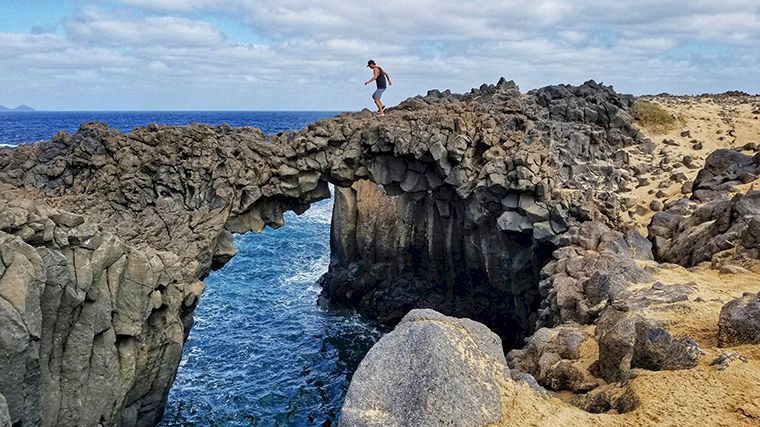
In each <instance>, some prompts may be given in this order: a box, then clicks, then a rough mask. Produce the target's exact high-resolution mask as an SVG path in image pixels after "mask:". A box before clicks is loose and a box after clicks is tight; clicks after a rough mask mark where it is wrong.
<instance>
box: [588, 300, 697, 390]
mask: <svg viewBox="0 0 760 427" xmlns="http://www.w3.org/2000/svg"><path fill="white" fill-rule="evenodd" d="M596 337H597V341H598V343H599V372H600V374H601V376H602V378H604V379H605V380H607V381H620V380H624V379H627V378H630V377H631V376H632V375H633V374H632V372H631V369H632V368H643V369H648V370H653V371H660V370H678V369H689V368H693V367H694V366H696V364H697V361H698V360H699V357H700V356H701V355H702V354H703V353H702V351H701V350H700V349H699V347H698V346H697V344H696V343H695V342H694V341H693V340H691V339H690V338H688V337H685V338H681V339H679V340H675V339H673V337H672V336H671V335H670V333H669V332H668V331H666V330H665V329H663V328H661V327H658V326H656V325H655V324H653V323H652V321H650V320H647V319H645V318H643V317H642V316H641V315H640V314H637V313H636V312H631V311H619V310H616V309H613V308H609V309H607V310H606V311H605V312H604V314H603V315H602V317H601V318H600V319H599V323H598V325H597V329H596Z"/></svg>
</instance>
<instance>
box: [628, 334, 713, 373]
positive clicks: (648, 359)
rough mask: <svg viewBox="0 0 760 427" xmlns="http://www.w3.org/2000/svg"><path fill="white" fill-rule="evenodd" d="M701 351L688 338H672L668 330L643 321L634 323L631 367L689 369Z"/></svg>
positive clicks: (652, 369)
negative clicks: (634, 339) (634, 337)
mask: <svg viewBox="0 0 760 427" xmlns="http://www.w3.org/2000/svg"><path fill="white" fill-rule="evenodd" d="M702 354H703V353H702V351H701V350H700V349H699V346H697V343H696V342H694V340H692V339H690V338H681V339H679V340H675V339H673V337H672V336H671V335H670V333H669V332H668V331H666V330H665V329H663V328H659V327H652V326H651V325H648V324H646V323H643V322H639V323H637V324H636V343H635V345H634V348H633V358H632V360H631V367H632V368H643V369H648V370H650V371H662V370H668V371H672V370H678V369H690V368H693V367H694V366H696V365H697V361H698V360H699V357H700V356H701V355H702Z"/></svg>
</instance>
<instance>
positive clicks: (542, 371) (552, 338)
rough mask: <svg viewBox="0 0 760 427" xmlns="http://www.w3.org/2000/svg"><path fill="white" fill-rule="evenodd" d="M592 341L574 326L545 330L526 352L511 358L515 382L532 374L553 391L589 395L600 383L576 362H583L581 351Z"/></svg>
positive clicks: (513, 353)
mask: <svg viewBox="0 0 760 427" xmlns="http://www.w3.org/2000/svg"><path fill="white" fill-rule="evenodd" d="M589 339H591V337H590V336H589V335H588V334H587V333H586V332H585V331H583V330H582V329H579V328H577V327H575V326H572V325H562V326H559V327H555V328H551V329H549V328H541V329H539V330H537V331H536V332H535V333H534V334H533V335H532V336H531V337H530V338H529V339H528V340H527V344H526V346H525V347H524V348H523V349H520V350H512V351H510V352H509V354H507V361H508V364H509V367H510V368H511V369H512V375H513V378H514V376H515V375H517V374H529V375H530V376H531V378H534V379H535V380H538V383H539V384H541V385H543V386H545V387H546V388H548V389H550V390H556V391H559V390H572V391H574V392H581V393H583V392H587V391H589V390H591V389H593V388H595V387H596V386H598V385H599V384H598V382H597V381H596V380H595V379H594V378H592V377H591V375H590V374H589V373H588V372H586V371H585V370H584V369H583V368H582V367H579V366H578V365H577V364H576V363H574V361H575V360H577V359H578V358H580V347H581V345H583V343H584V342H585V341H587V340H589Z"/></svg>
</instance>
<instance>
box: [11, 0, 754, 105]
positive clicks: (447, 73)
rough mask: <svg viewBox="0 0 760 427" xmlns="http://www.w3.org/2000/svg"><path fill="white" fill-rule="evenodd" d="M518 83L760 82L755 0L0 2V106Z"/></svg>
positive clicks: (281, 97) (302, 96)
mask: <svg viewBox="0 0 760 427" xmlns="http://www.w3.org/2000/svg"><path fill="white" fill-rule="evenodd" d="M370 58H372V59H374V60H376V61H377V63H378V64H379V65H380V66H382V67H383V68H384V69H385V70H386V71H387V72H388V73H389V74H390V75H391V77H392V80H393V83H394V85H393V86H392V87H391V88H390V89H389V90H388V91H387V92H386V93H385V96H384V97H383V99H384V101H386V104H388V105H393V104H395V103H398V102H400V101H401V100H403V99H405V98H407V97H409V96H414V95H417V94H424V93H425V92H426V91H427V90H429V89H441V90H444V89H451V90H453V91H455V92H465V91H468V90H469V89H470V88H472V87H477V86H480V85H481V84H482V83H484V82H486V83H495V82H496V81H498V79H499V78H500V77H502V76H504V77H506V78H507V79H511V80H515V82H517V84H518V85H519V86H520V88H521V89H522V90H523V91H527V90H530V89H534V88H537V87H541V86H545V85H549V84H557V83H571V84H580V83H582V82H584V81H586V80H589V79H594V80H596V81H597V82H604V83H605V84H609V85H612V86H614V88H615V89H616V90H617V91H619V92H624V93H633V94H636V95H640V94H653V93H660V92H669V93H676V94H699V93H704V92H722V91H726V90H743V91H746V92H750V93H758V92H760V1H758V0H721V1H715V0H690V1H676V0H631V1H619V0H596V1H586V0H566V1H561V0H531V1H517V0H479V1H467V0H438V1H433V0H383V1H356V0H346V1H337V0H310V1H299V0H224V1H223V0H106V1H91V0H0V104H1V105H6V106H11V107H13V106H16V105H18V104H28V105H31V106H32V107H34V108H36V109H39V110H111V111H113V110H327V111H349V110H357V109H361V108H364V107H370V106H371V99H370V95H371V93H372V88H371V87H365V86H364V85H363V83H364V82H365V81H366V80H368V79H369V78H370V77H371V73H370V71H369V70H368V69H367V68H366V64H367V60H368V59H370Z"/></svg>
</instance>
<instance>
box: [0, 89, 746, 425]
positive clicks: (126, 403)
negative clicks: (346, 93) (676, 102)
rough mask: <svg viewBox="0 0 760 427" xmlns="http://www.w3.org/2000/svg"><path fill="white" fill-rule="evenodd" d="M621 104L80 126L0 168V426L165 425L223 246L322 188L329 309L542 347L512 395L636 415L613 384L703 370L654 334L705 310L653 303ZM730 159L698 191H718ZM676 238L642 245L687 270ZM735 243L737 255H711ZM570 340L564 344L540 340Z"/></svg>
mask: <svg viewBox="0 0 760 427" xmlns="http://www.w3.org/2000/svg"><path fill="white" fill-rule="evenodd" d="M633 101H634V100H633V98H632V97H630V96H622V95H618V94H616V93H615V92H614V91H613V90H612V89H611V88H609V87H605V86H601V85H598V84H596V83H594V82H587V83H585V84H584V85H582V86H577V87H573V86H551V87H546V88H542V89H538V90H535V91H531V92H528V93H527V94H522V93H520V92H519V90H518V88H517V87H516V86H515V85H514V83H512V82H507V81H506V80H503V79H502V80H501V81H500V82H499V83H498V84H497V85H490V86H489V85H483V86H481V88H479V89H473V90H472V91H471V92H470V93H468V94H464V95H456V94H451V93H449V92H443V93H442V92H438V91H431V92H430V93H428V95H427V96H425V97H415V98H411V99H409V100H407V101H404V102H403V103H402V104H401V105H399V106H398V107H396V108H394V109H389V110H388V112H387V115H386V117H384V118H382V119H380V118H377V117H375V116H373V115H372V114H371V113H369V112H368V111H365V112H361V113H355V114H343V115H340V116H337V117H335V118H332V119H328V120H324V121H321V122H318V123H315V124H312V125H310V126H308V127H307V128H305V129H303V130H301V131H298V132H284V133H280V134H277V135H274V136H271V137H269V138H266V137H265V135H264V134H263V133H262V132H261V131H259V130H258V129H254V128H230V127H228V126H219V127H210V126H206V125H200V124H193V125H189V126H186V127H176V126H156V125H151V126H148V127H146V128H140V129H135V130H134V131H132V132H130V133H128V134H124V133H121V132H118V131H115V130H112V129H108V127H107V125H105V124H98V123H87V124H84V125H83V126H82V127H81V128H80V129H79V131H78V132H77V133H76V134H74V135H68V134H66V133H59V134H56V135H55V136H54V137H53V138H52V139H51V140H50V141H48V142H43V143H38V144H33V145H25V146H21V147H18V148H16V149H7V148H0V258H2V263H0V324H2V325H8V327H4V328H2V329H0V361H2V363H3V366H4V367H5V366H8V367H10V368H9V369H3V372H0V395H2V396H3V397H4V400H5V402H6V404H7V414H8V417H9V418H10V420H11V422H12V423H14V424H15V423H22V424H23V425H27V424H30V425H36V424H43V425H73V424H81V425H95V424H103V425H114V424H122V425H127V426H129V425H152V424H154V423H156V422H157V421H158V420H159V419H160V417H161V414H162V413H163V408H164V405H165V402H166V397H167V394H168V391H169V387H170V385H171V382H172V380H173V377H174V374H175V371H176V368H177V365H178V363H179V358H180V354H181V349H182V345H183V343H184V340H185V339H186V337H187V334H188V332H189V330H190V327H191V325H192V312H193V309H194V307H195V305H196V304H197V302H198V297H199V296H200V294H201V293H202V290H203V284H202V282H200V281H199V280H201V279H203V278H204V277H205V276H206V275H207V274H208V273H209V272H210V271H211V270H212V269H214V268H217V267H220V266H222V265H224V263H226V262H227V261H228V260H229V259H230V258H231V257H232V256H234V254H235V249H234V247H233V246H232V234H234V233H244V232H248V231H255V232H259V231H262V230H263V229H264V228H265V226H270V227H274V228H276V227H280V226H282V225H283V213H284V212H285V211H288V210H293V211H295V212H296V213H301V212H303V211H305V210H306V209H308V207H309V205H310V203H312V202H314V201H317V200H321V199H324V198H327V197H330V191H329V187H328V183H332V184H334V185H335V186H336V201H335V210H334V214H333V229H332V232H331V246H332V259H331V264H330V270H329V272H328V273H327V274H326V276H325V277H324V278H323V279H322V285H323V287H324V291H323V299H324V300H325V301H329V302H330V303H336V304H347V305H350V306H353V307H356V308H358V309H359V310H360V311H361V312H362V313H364V314H366V315H369V316H373V317H376V318H379V319H381V320H383V321H386V322H391V323H392V322H395V321H398V320H400V319H401V318H402V316H403V315H405V314H406V312H407V311H409V309H412V308H420V307H424V308H434V309H437V310H439V311H441V312H443V313H445V314H448V315H456V316H459V317H470V318H472V319H474V320H477V321H479V322H482V323H484V324H486V325H487V326H488V327H490V328H492V329H493V330H494V331H495V332H496V333H498V335H499V336H500V337H501V339H502V340H503V342H504V344H505V345H506V346H507V347H508V348H513V347H516V346H520V345H522V343H523V339H525V338H529V337H530V336H531V335H532V334H533V333H534V332H535V331H536V330H539V332H536V335H533V338H530V339H529V342H528V347H526V349H525V350H519V351H524V353H519V351H517V352H513V353H512V354H510V357H509V360H510V363H512V364H513V365H514V367H515V368H514V369H513V372H512V374H513V376H514V377H515V378H521V379H522V380H523V381H526V382H527V383H529V384H532V385H533V386H534V389H535V390H537V391H536V393H538V394H542V393H545V391H544V390H543V389H542V388H541V387H542V386H543V387H547V388H550V389H551V390H566V389H569V390H573V391H576V392H587V391H589V390H592V391H590V392H588V395H587V396H585V397H584V399H585V400H583V401H579V402H575V403H576V404H577V405H578V406H582V407H585V408H587V409H589V410H597V411H601V410H607V409H610V408H615V409H616V410H618V412H624V411H630V410H633V409H634V408H635V407H636V405H637V403H636V402H637V398H636V395H635V394H634V393H633V392H631V391H629V389H626V388H625V387H622V386H619V385H615V384H609V383H612V382H614V381H618V380H620V379H627V378H631V377H632V373H631V370H632V369H636V368H643V369H665V370H668V369H682V368H688V367H690V366H694V364H695V363H696V362H697V361H698V360H699V356H700V355H701V349H700V347H699V346H698V345H696V344H695V343H694V342H693V340H690V338H689V337H686V336H673V335H672V334H671V333H670V332H669V331H668V330H667V329H666V328H665V327H664V326H665V325H664V324H663V323H662V322H658V321H657V319H653V318H652V315H651V313H652V312H656V311H657V310H659V309H660V308H661V307H662V306H666V305H668V307H669V304H676V303H678V302H681V301H683V298H687V299H688V298H690V295H692V293H693V292H695V291H694V290H693V288H692V287H691V286H689V284H688V283H678V284H663V283H660V284H656V283H650V282H651V281H652V280H653V278H656V277H657V275H658V274H660V273H661V272H660V268H659V267H658V266H657V265H656V264H657V263H656V262H655V261H651V260H652V258H653V254H652V251H651V245H650V244H649V242H648V241H647V240H646V239H644V238H643V237H642V236H641V235H639V234H637V233H636V232H635V231H634V228H636V224H635V223H633V222H632V221H631V220H629V218H628V217H629V216H630V215H629V213H630V211H631V209H633V208H634V206H636V204H637V202H638V201H639V200H638V199H637V197H636V196H635V195H634V194H632V190H633V189H635V188H636V187H637V186H640V185H642V183H643V182H644V181H643V179H642V178H641V176H640V175H641V172H642V171H643V170H644V169H645V167H644V166H642V165H646V164H652V162H653V160H654V157H653V156H654V155H655V153H654V150H655V148H656V146H655V144H654V143H652V142H651V140H649V139H646V138H644V136H643V135H642V134H641V133H640V132H639V131H638V130H637V129H636V128H635V127H634V126H633V124H632V121H631V116H630V113H629V110H630V108H631V106H632V104H633ZM745 160H746V159H745ZM752 161H753V162H754V160H752ZM720 163H721V162H715V165H714V166H715V167H712V166H711V169H710V168H708V169H706V170H708V172H705V173H704V174H703V178H702V179H699V180H698V181H699V182H698V183H695V188H697V189H698V190H699V189H702V185H703V184H704V185H705V189H707V190H709V191H724V190H725V187H720V185H722V183H723V182H724V181H721V179H722V178H716V177H718V176H722V175H721V174H723V172H721V170H720ZM711 164H712V163H711ZM753 167H754V166H752V164H750V163H749V162H748V161H743V162H742V166H741V168H742V170H741V171H738V170H733V169H732V170H731V171H730V173H732V174H735V175H736V177H738V178H739V180H740V181H742V182H744V181H749V180H750V176H749V175H747V174H753V173H754V172H753V171H754V169H752V168H753ZM744 172H747V173H744ZM708 173H709V175H708ZM732 176H733V175H732ZM753 176H754V175H753ZM718 181H721V182H720V183H718ZM725 181H726V182H729V181H730V182H733V181H735V180H734V179H733V178H726V179H725ZM708 187H709V188H708ZM696 194H697V193H696V192H695V196H696ZM737 197H740V198H748V199H749V200H754V199H753V198H754V196H753V195H752V194H750V193H747V194H746V195H744V196H737ZM701 200H702V199H696V200H695V201H694V202H693V203H692V204H694V205H695V206H694V208H695V209H697V210H699V209H700V208H699V207H697V206H696V205H697V204H698V203H699V202H701ZM742 200H743V199H742ZM730 203H732V205H731V206H732V209H733V210H732V212H736V214H731V215H729V216H728V217H726V218H724V219H722V221H723V222H726V221H727V222H728V223H727V224H724V225H721V226H720V227H718V228H716V229H715V230H713V229H710V230H706V228H708V227H707V226H704V225H701V223H694V224H692V223H689V225H688V227H692V226H693V227H694V228H695V230H694V235H695V236H697V235H698V236H703V238H704V239H705V241H714V245H715V247H716V248H721V249H720V250H721V252H720V253H713V252H710V253H709V255H710V256H712V258H711V259H712V260H713V261H714V262H721V261H720V260H725V259H729V258H730V259H731V260H734V259H736V260H739V261H735V263H741V265H742V266H743V267H741V268H751V267H752V265H751V260H752V259H755V258H757V256H756V255H755V254H756V252H755V251H756V244H755V242H756V241H757V239H754V238H753V236H754V235H753V234H752V233H753V231H751V230H754V228H753V227H752V224H753V222H752V221H754V219H753V218H749V217H748V216H752V215H754V213H753V212H754V210H752V209H754V208H750V211H747V210H746V209H747V208H745V205H747V206H754V205H753V204H752V203H750V202H748V203H749V204H748V203H745V202H742V201H741V200H739V199H734V200H732V201H731V202H730ZM676 205H677V203H663V206H662V208H663V209H664V211H663V212H662V213H663V214H664V215H665V214H667V215H671V216H673V215H675V212H674V211H673V209H678V207H676ZM678 206H680V205H678ZM689 209H691V207H690V208H689ZM680 212H681V214H680V215H686V214H685V212H687V211H680ZM688 212H691V211H688ZM711 212H713V213H709V214H708V213H706V214H705V215H707V216H709V217H710V218H712V217H713V216H716V215H718V214H719V212H717V211H715V210H713V211H711ZM711 215H712V216H711ZM683 220H684V221H687V222H688V221H689V220H688V219H685V218H684V219H683ZM676 222H677V221H676V220H672V222H668V223H667V224H668V226H667V227H664V226H663V227H660V228H658V229H657V230H658V231H657V233H655V232H652V233H650V236H649V237H650V238H651V239H653V241H654V247H655V255H657V257H659V258H665V257H667V256H669V255H667V254H668V253H671V252H672V254H673V255H672V256H673V257H676V258H677V259H679V260H680V259H681V257H683V256H685V255H684V254H685V252H684V251H685V250H681V249H679V248H680V247H681V246H678V245H677V244H675V245H669V246H668V245H666V244H665V242H666V240H667V239H668V238H671V237H663V238H660V239H658V238H657V236H674V237H672V238H671V240H672V241H673V242H677V241H678V240H677V236H678V234H679V233H680V232H681V228H678V227H677V226H676V225H675V224H676ZM653 224H654V222H653ZM658 224H659V223H658ZM670 225H673V227H670ZM639 228H641V227H639ZM748 230H749V231H748ZM658 233H660V234H658ZM668 233H669V234H668ZM724 235H728V236H729V237H731V238H733V237H736V236H741V238H742V245H741V249H736V251H733V252H731V251H730V250H729V252H731V254H728V255H727V256H728V258H726V257H723V258H720V257H719V258H720V259H718V258H716V256H717V255H718V254H721V255H726V254H727V253H726V252H725V251H726V250H727V249H726V248H725V245H723V244H722V243H721V242H720V239H721V238H723V237H722V236H724ZM701 238H702V237H701ZM753 239H754V240H753ZM729 249H731V248H729ZM668 251H671V252H668ZM734 253H735V255H734ZM689 256H691V255H689ZM700 256H702V255H700ZM753 257H754V258H753ZM676 258H674V259H676ZM692 258H693V256H692ZM741 260H744V261H741ZM740 261H741V262H740ZM642 262H643V263H644V264H642ZM647 262H649V263H652V265H650V266H649V267H647V266H646V265H645V264H646V263H647ZM732 262H734V261H732ZM736 268H740V267H739V266H736ZM716 322H717V318H716ZM566 323H572V324H573V325H574V326H573V325H571V326H567V325H565V326H563V327H564V328H565V329H563V330H562V331H554V332H548V333H547V332H546V331H544V332H541V330H540V329H539V328H553V327H557V326H558V325H560V324H566ZM594 329H595V330H594ZM593 345H596V346H597V347H598V363H596V365H594V366H590V365H591V362H589V363H588V364H586V362H587V361H588V360H590V359H589V358H588V357H586V356H587V354H586V353H587V352H586V350H587V349H588V348H590V347H592V346H593ZM558 346H559V347H561V348H564V347H565V346H566V347H568V349H567V351H565V350H562V351H560V350H557V348H558ZM573 349H575V350H573ZM586 365H589V366H586ZM539 383H540V384H541V386H539V385H538V384H539ZM509 387H511V386H509ZM510 390H512V392H510V393H512V395H513V396H519V392H518V391H515V390H517V389H510ZM531 393H532V392H531ZM531 396H534V395H533V394H531ZM539 399H540V398H539ZM2 401H3V399H0V419H2V417H3V416H4V415H5V411H4V407H3V406H4V405H2Z"/></svg>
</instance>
